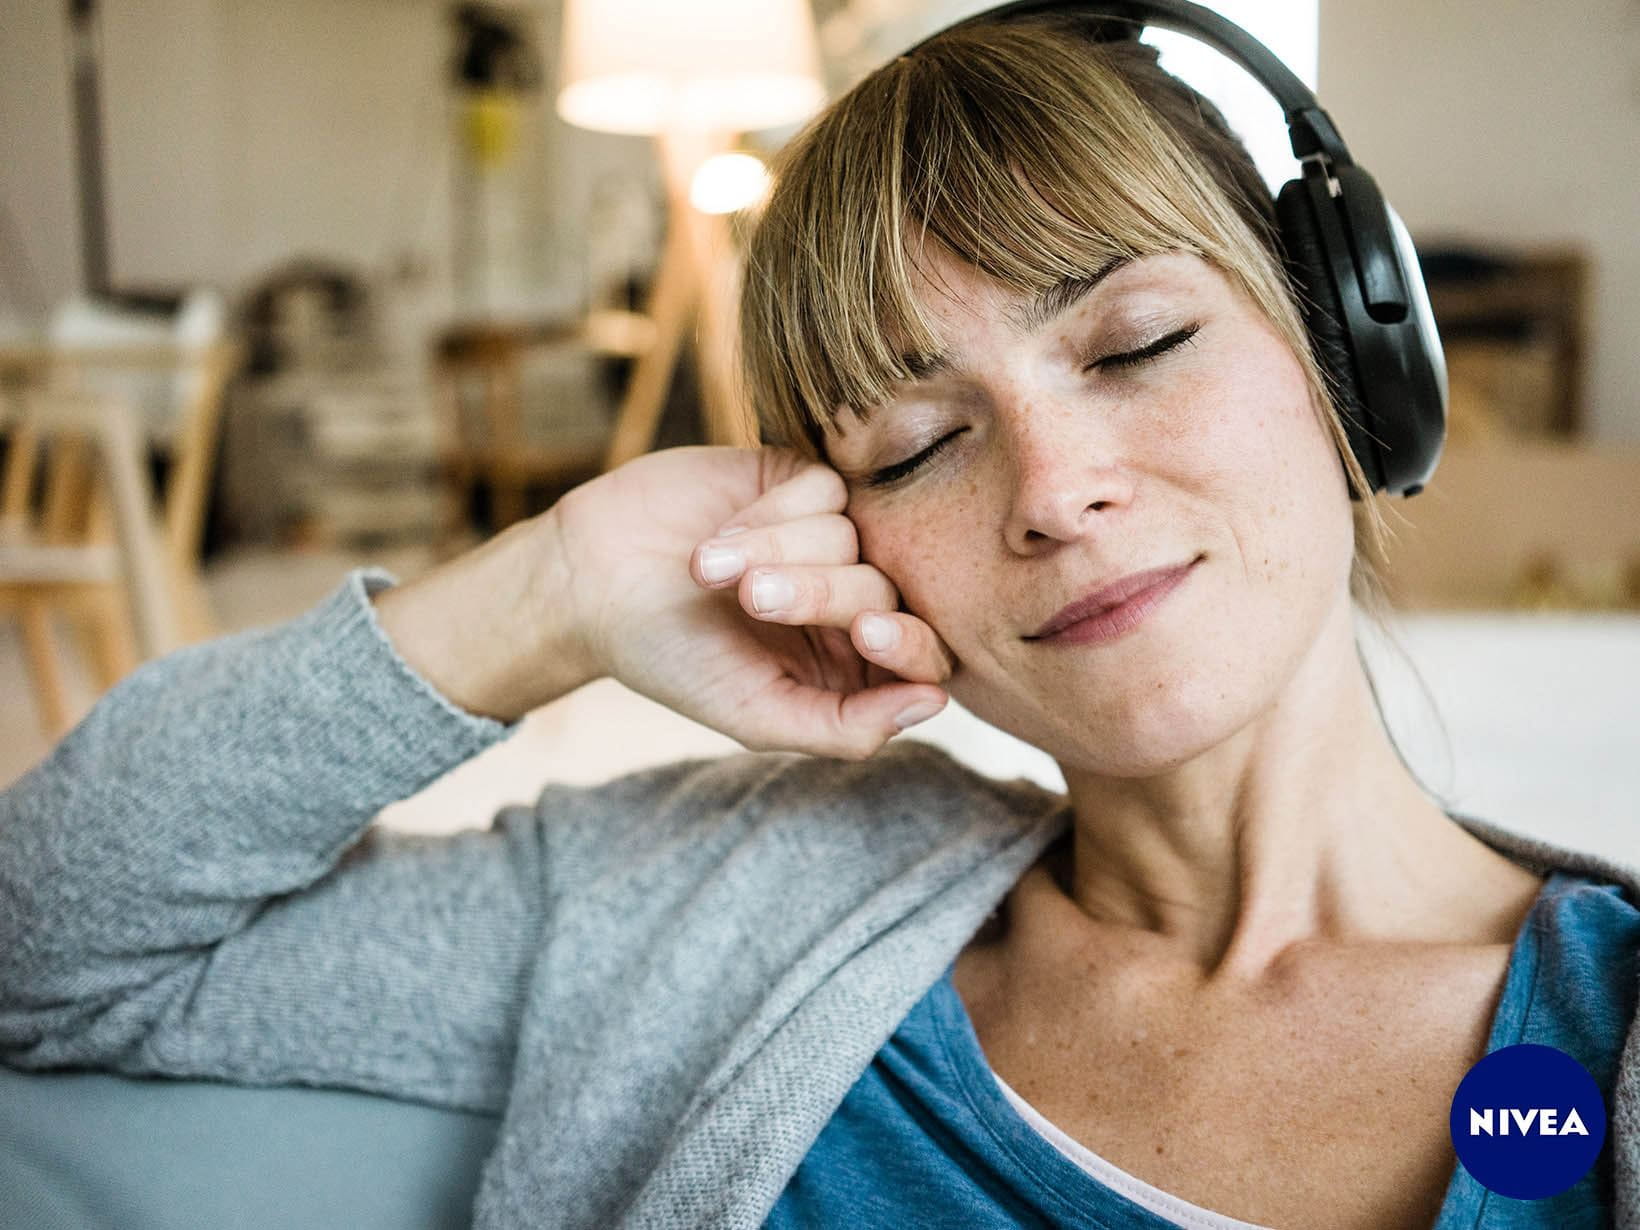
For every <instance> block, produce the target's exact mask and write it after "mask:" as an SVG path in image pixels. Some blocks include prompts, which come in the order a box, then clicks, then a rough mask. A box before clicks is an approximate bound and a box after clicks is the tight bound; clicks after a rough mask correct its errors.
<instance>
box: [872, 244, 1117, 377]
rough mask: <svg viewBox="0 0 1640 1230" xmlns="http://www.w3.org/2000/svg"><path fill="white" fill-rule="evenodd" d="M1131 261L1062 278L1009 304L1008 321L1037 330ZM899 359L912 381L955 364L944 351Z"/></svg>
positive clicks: (1113, 261)
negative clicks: (1024, 299) (1023, 301)
mask: <svg viewBox="0 0 1640 1230" xmlns="http://www.w3.org/2000/svg"><path fill="white" fill-rule="evenodd" d="M1130 263H1131V258H1130V257H1126V256H1114V257H1112V258H1111V259H1110V260H1108V261H1106V262H1105V263H1104V264H1103V265H1101V266H1100V267H1099V268H1098V269H1095V270H1094V271H1093V272H1092V273H1090V274H1084V275H1082V276H1080V277H1078V276H1072V277H1067V278H1061V279H1060V280H1059V281H1057V282H1055V283H1054V284H1053V285H1052V286H1050V287H1048V289H1047V290H1045V291H1043V292H1042V293H1041V294H1040V295H1038V296H1037V297H1036V298H1035V299H1033V300H1031V301H1030V302H1029V303H1027V304H1024V305H1023V306H1021V307H1016V308H1010V309H1009V310H1008V313H1007V316H1008V322H1009V323H1010V324H1011V325H1013V327H1014V328H1015V329H1017V330H1018V331H1019V332H1020V333H1034V332H1035V331H1036V330H1038V329H1040V328H1041V327H1042V326H1043V325H1045V324H1047V323H1048V322H1049V321H1050V320H1052V319H1054V317H1056V316H1058V315H1059V314H1060V313H1062V312H1065V311H1067V310H1068V309H1070V308H1071V307H1072V306H1073V305H1075V304H1077V303H1080V302H1081V301H1082V300H1083V299H1085V298H1087V297H1088V296H1089V295H1090V294H1092V293H1093V289H1094V288H1095V287H1096V286H1098V285H1099V283H1101V282H1103V281H1104V280H1105V279H1106V278H1108V277H1109V276H1110V275H1111V274H1113V273H1115V272H1116V271H1117V270H1118V269H1120V268H1121V267H1122V266H1123V265H1127V264H1130ZM900 362H901V363H903V364H905V368H906V370H907V371H908V372H910V373H911V377H910V378H911V379H912V380H913V381H917V380H926V379H928V378H929V377H930V376H936V375H940V374H941V373H944V372H949V371H950V370H951V369H952V366H953V364H952V362H951V356H950V355H949V354H946V353H944V352H941V353H938V354H903V355H901V356H900Z"/></svg>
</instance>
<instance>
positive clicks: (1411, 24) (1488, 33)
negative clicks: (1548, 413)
mask: <svg viewBox="0 0 1640 1230" xmlns="http://www.w3.org/2000/svg"><path fill="white" fill-rule="evenodd" d="M1318 93H1319V95H1320V97H1321V100H1322V103H1323V105H1324V106H1326V108H1327V109H1328V111H1329V112H1330V113H1331V114H1332V116H1333V118H1334V120H1335V121H1337V123H1338V126H1339V129H1340V131H1342V132H1343V134H1344V136H1345V139H1346V140H1347V141H1348V142H1349V144H1350V148H1351V150H1352V151H1353V152H1354V153H1355V154H1356V155H1357V157H1358V158H1359V159H1360V160H1361V162H1362V164H1363V165H1365V166H1366V167H1368V168H1369V169H1370V170H1371V171H1372V173H1373V174H1374V176H1376V178H1377V179H1378V182H1379V186H1380V187H1382V188H1383V189H1384V190H1385V193H1386V195H1388V196H1389V198H1390V200H1391V201H1393V202H1394V204H1395V207H1396V208H1397V209H1398V210H1399V211H1400V213H1401V215H1402V217H1404V218H1405V219H1406V222H1407V225H1408V227H1409V228H1411V230H1412V231H1413V233H1414V234H1415V235H1419V236H1425V235H1441V236H1462V237H1466V238H1477V239H1483V240H1496V241H1499V242H1502V243H1518V244H1531V243H1562V242H1575V243H1579V244H1582V245H1584V246H1585V247H1586V248H1587V249H1588V250H1589V252H1590V254H1591V256H1593V257H1594V270H1593V274H1594V287H1593V302H1592V309H1591V325H1592V331H1593V336H1592V337H1591V339H1590V355H1589V358H1590V362H1591V370H1590V376H1591V382H1590V404H1589V406H1588V408H1587V416H1586V422H1587V424H1588V426H1589V429H1590V434H1592V435H1594V436H1595V437H1597V438H1601V439H1610V440H1626V441H1631V442H1640V344H1636V341H1637V339H1636V333H1635V330H1636V325H1637V322H1640V5H1637V4H1636V3H1635V2H1634V0H1570V2H1568V3H1564V4H1544V3H1542V0H1438V2H1437V3H1431V2H1430V0H1373V2H1372V3H1370V4H1364V3H1362V2H1361V0H1321V61H1320V86H1319V90H1318Z"/></svg>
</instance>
